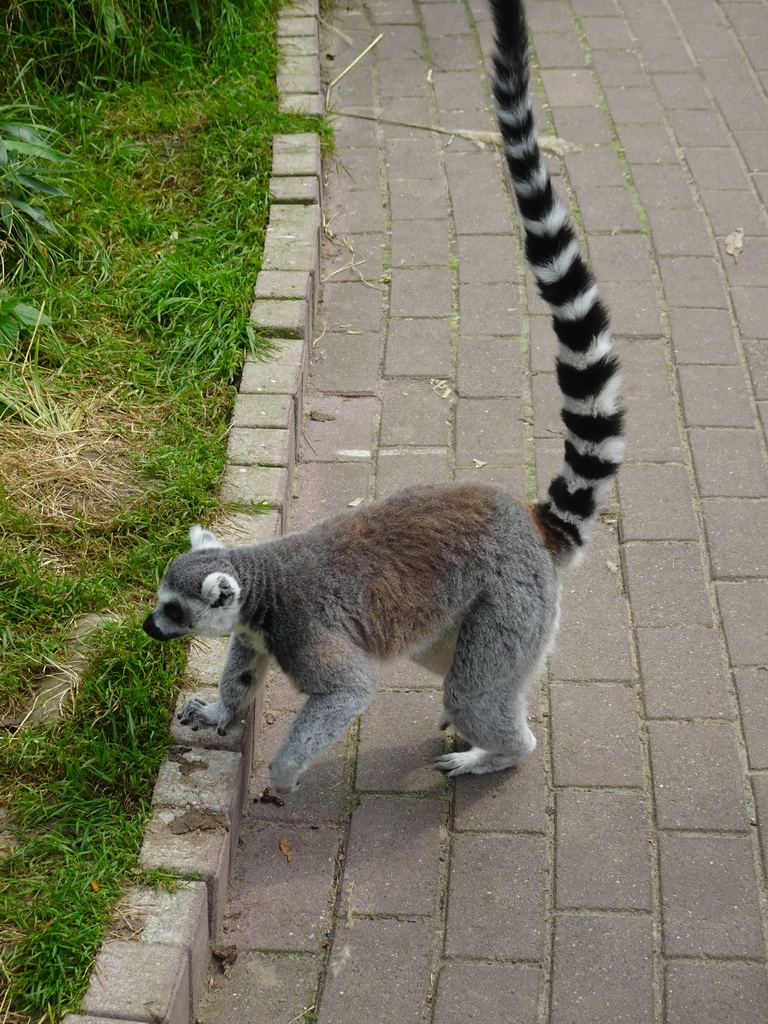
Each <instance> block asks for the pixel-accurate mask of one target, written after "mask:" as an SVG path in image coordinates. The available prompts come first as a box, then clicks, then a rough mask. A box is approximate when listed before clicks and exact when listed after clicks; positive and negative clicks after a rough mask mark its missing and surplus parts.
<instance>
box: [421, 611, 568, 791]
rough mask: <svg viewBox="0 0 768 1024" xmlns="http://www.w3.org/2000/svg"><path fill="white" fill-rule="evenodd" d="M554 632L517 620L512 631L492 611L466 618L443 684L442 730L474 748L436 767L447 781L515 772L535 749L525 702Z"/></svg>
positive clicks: (439, 761)
mask: <svg viewBox="0 0 768 1024" xmlns="http://www.w3.org/2000/svg"><path fill="white" fill-rule="evenodd" d="M534 618H535V617H534ZM515 627H517V628H515ZM521 627H522V628H521ZM552 629H553V624H552V623H549V622H548V621H547V622H542V623H540V624H539V628H537V625H536V623H535V622H532V621H531V619H528V620H526V621H524V622H523V623H521V622H520V619H519V618H518V619H516V621H515V623H514V624H513V626H512V628H510V619H509V617H508V616H505V615H503V614H499V611H498V609H497V608H495V607H494V606H492V605H486V606H481V607H479V608H477V609H475V610H474V611H473V612H472V613H471V614H470V615H469V616H468V617H467V619H466V620H465V622H464V624H463V626H462V628H461V631H460V632H459V638H458V642H457V645H456V656H455V658H454V661H453V664H452V665H451V668H450V670H449V672H448V675H447V676H446V678H445V696H444V703H445V710H444V714H443V718H442V720H441V726H443V727H445V726H446V725H447V724H448V723H450V724H452V725H453V726H454V728H455V729H456V730H457V732H458V733H460V735H461V736H463V737H464V738H465V739H467V740H468V741H469V742H470V743H471V744H472V747H471V748H470V749H469V750H466V751H456V752H454V753H451V754H443V755H442V756H441V757H438V758H437V759H436V761H435V767H436V768H438V769H439V770H440V771H441V772H443V774H444V775H446V776H448V777H453V776H456V775H464V774H467V773H469V774H473V775H482V774H485V773H486V772H496V771H501V770H502V769H504V768H512V767H514V766H515V765H517V764H519V763H520V761H522V760H523V758H524V757H526V755H528V754H530V753H532V752H533V751H534V750H535V749H536V737H535V736H534V734H533V733H532V732H531V730H530V728H529V727H528V723H527V721H526V700H525V698H526V693H527V690H528V688H529V685H530V684H531V683H533V682H534V681H535V679H536V676H537V674H538V671H539V670H540V668H541V666H542V662H543V660H544V657H545V655H546V651H547V650H548V648H549V646H550V635H551V632H552Z"/></svg>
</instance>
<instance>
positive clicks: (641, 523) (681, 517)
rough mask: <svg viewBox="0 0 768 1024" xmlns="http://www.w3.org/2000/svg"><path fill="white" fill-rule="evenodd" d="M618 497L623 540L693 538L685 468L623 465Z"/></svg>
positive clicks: (695, 533) (693, 520) (694, 534)
mask: <svg viewBox="0 0 768 1024" xmlns="http://www.w3.org/2000/svg"><path fill="white" fill-rule="evenodd" d="M619 495H620V498H621V533H622V537H623V539H624V540H626V541H629V540H694V539H696V537H697V530H696V521H695V519H694V517H693V508H692V506H691V499H690V482H689V478H688V472H687V470H686V469H685V467H683V466H624V468H623V469H622V472H621V474H620V476H619Z"/></svg>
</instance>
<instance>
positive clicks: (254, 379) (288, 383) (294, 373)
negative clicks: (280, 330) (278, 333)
mask: <svg viewBox="0 0 768 1024" xmlns="http://www.w3.org/2000/svg"><path fill="white" fill-rule="evenodd" d="M306 362H307V346H306V343H305V342H304V341H279V342H276V343H275V345H274V347H273V348H272V350H271V352H270V358H269V362H268V363H263V362H259V361H257V360H255V359H248V360H246V362H245V365H244V366H243V374H242V377H241V379H240V393H241V394H244V395H253V394H258V395H260V394H270V395H293V396H294V397H295V398H296V401H297V406H299V407H300V398H301V390H302V386H303V381H304V371H305V368H306Z"/></svg>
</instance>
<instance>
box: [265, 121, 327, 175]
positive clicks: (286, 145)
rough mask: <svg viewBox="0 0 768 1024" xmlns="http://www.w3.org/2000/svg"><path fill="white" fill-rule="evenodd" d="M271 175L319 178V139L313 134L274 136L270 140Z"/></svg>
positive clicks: (301, 133)
mask: <svg viewBox="0 0 768 1024" xmlns="http://www.w3.org/2000/svg"><path fill="white" fill-rule="evenodd" d="M272 173H273V174H274V175H277V176H286V175H300V176H306V175H310V176H314V177H319V175H320V139H319V137H318V136H317V135H316V134H315V133H314V132H300V133H298V134H296V135H275V137H274V138H273V140H272Z"/></svg>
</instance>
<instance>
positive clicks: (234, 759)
mask: <svg viewBox="0 0 768 1024" xmlns="http://www.w3.org/2000/svg"><path fill="white" fill-rule="evenodd" d="M190 732H191V730H190ZM244 781H245V780H244V779H243V756H242V754H240V753H235V752H233V751H229V750H213V749H210V748H209V749H203V748H195V747H189V748H187V750H186V751H185V752H184V753H179V760H173V761H166V762H165V763H164V764H163V765H162V766H161V767H160V771H159V772H158V774H157V781H156V783H155V788H154V790H153V792H152V803H153V805H154V806H155V807H173V808H177V809H178V808H186V807H194V808H197V809H199V810H203V811H213V812H215V813H217V814H223V815H226V816H227V819H228V820H229V821H230V822H231V825H232V829H233V831H234V833H235V834H237V831H238V827H239V820H240V808H241V806H242V797H243V785H244Z"/></svg>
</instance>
